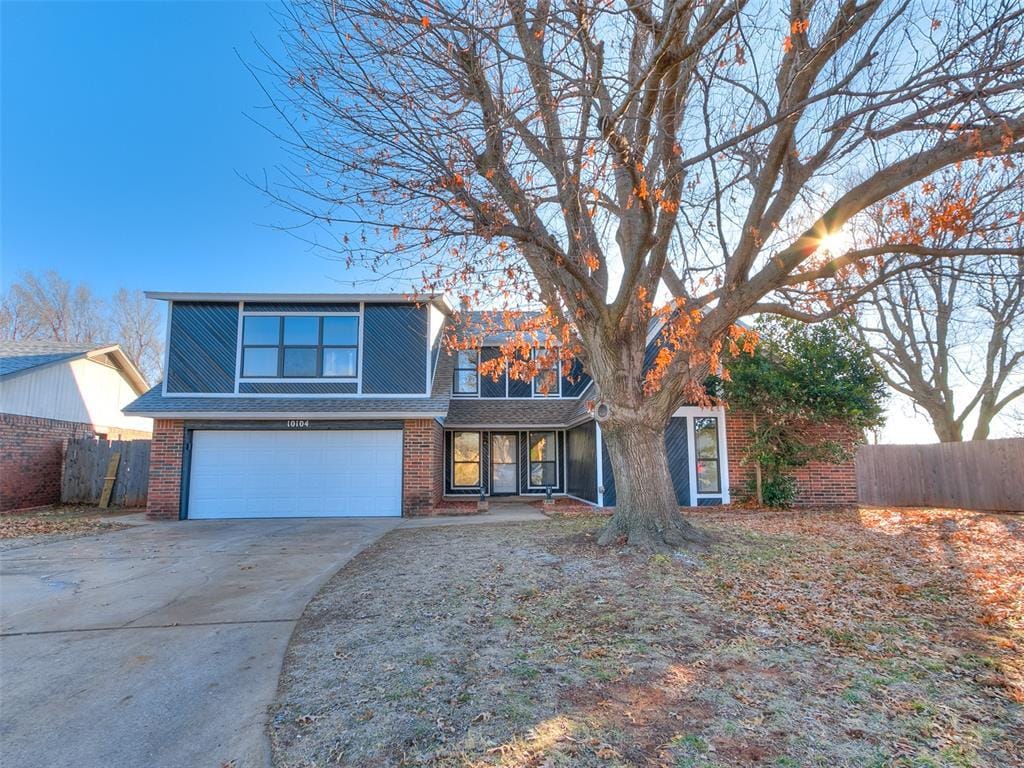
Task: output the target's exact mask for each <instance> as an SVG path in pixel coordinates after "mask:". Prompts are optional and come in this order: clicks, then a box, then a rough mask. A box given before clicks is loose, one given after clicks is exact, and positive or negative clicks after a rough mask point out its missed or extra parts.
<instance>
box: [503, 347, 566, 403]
mask: <svg viewBox="0 0 1024 768" xmlns="http://www.w3.org/2000/svg"><path fill="white" fill-rule="evenodd" d="M538 352H539V350H536V349H535V350H534V351H533V359H534V360H536V359H537V356H538ZM543 370H546V371H547V370H551V369H550V368H545V369H543ZM554 371H555V381H557V382H558V392H557V394H556V393H553V392H548V393H547V394H546V395H545V394H543V393H540V392H538V391H537V379H539V378H540V377H539V376H534V377H533V381H531V382H530V386H531V390H530V391H531V393H532V395H533V397H536V398H540V399H541V400H548V399H555V400H559V399H561V397H562V362H561V361H560V360H558V361H555V367H554ZM506 391H507V390H506Z"/></svg>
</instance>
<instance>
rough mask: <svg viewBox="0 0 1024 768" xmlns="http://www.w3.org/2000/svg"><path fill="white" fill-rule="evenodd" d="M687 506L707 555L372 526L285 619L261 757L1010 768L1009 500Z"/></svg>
mask: <svg viewBox="0 0 1024 768" xmlns="http://www.w3.org/2000/svg"><path fill="white" fill-rule="evenodd" d="M694 517H695V518H696V521H697V522H698V524H700V525H701V526H703V527H705V528H706V529H707V530H709V531H710V532H712V533H713V534H714V535H715V537H716V539H717V544H716V545H715V547H714V548H713V549H712V550H711V551H710V552H709V553H706V554H704V555H700V556H693V555H687V554H683V555H680V556H679V557H665V556H662V555H657V556H654V557H646V556H642V555H640V554H638V553H629V552H622V551H611V550H608V549H603V548H599V547H597V546H596V545H595V544H594V533H595V531H596V530H597V529H598V528H599V527H600V524H601V522H602V521H601V520H586V519H575V520H567V521H559V522H556V523H554V524H551V525H533V526H504V527H489V526H488V527H481V528H478V529H476V530H473V531H467V530H465V529H460V530H458V531H456V530H451V531H446V532H442V531H432V532H429V533H428V532H426V531H424V532H419V533H418V535H416V536H411V535H409V534H408V533H402V534H398V535H395V536H393V537H391V538H390V539H386V540H385V541H383V542H381V543H380V544H379V545H378V546H377V547H376V548H375V549H374V550H373V551H371V552H369V553H367V554H366V555H365V556H364V557H363V558H360V559H358V560H357V561H356V563H354V567H353V568H350V569H346V572H343V573H342V574H340V575H339V577H337V578H336V580H335V581H334V582H332V585H329V587H328V589H326V590H325V592H324V593H322V595H321V596H320V597H318V598H317V601H315V602H314V604H312V605H311V606H310V610H309V611H308V612H307V617H306V619H304V622H303V624H302V625H301V626H300V628H299V630H298V631H297V633H296V638H295V640H294V641H293V647H292V650H291V651H290V653H289V659H288V663H287V664H286V670H285V675H284V676H283V678H282V689H281V696H280V697H279V704H278V708H277V716H276V718H275V726H274V729H273V736H274V741H275V754H276V755H277V757H278V764H280V765H303V764H306V763H304V762H303V760H310V759H312V758H316V757H318V756H320V757H322V756H325V755H326V754H327V752H325V750H327V751H328V752H329V750H330V748H331V747H329V745H333V749H334V752H333V753H331V755H333V759H334V762H335V763H340V764H350V765H436V766H482V765H504V766H559V765H572V766H591V765H593V766H610V765H620V766H625V765H630V766H632V765H637V766H648V765H651V766H653V765H669V766H708V767H710V766H736V765H777V766H786V765H794V766H795V765H801V766H802V765H817V764H825V765H835V766H843V765H850V766H854V765H856V766H862V765H878V766H884V765H906V766H929V765H936V766H938V765H958V766H967V765H970V766H1004V765H1005V766H1011V765H1020V764H1022V762H1024V752H1022V751H1021V744H1024V727H1022V723H1024V720H1022V709H1021V701H1022V700H1024V676H1022V666H1021V664H1022V661H1021V657H1022V649H1024V624H1022V622H1024V619H1022V615H1024V611H1022V607H1024V591H1022V586H1021V579H1022V570H1024V568H1022V564H1024V537H1022V535H1021V526H1020V522H1021V521H1020V519H1019V518H1014V517H1011V516H1005V515H986V514H981V513H972V512H961V511H941V510H932V511H922V510H871V509H865V510H830V511H814V512H811V511H795V512H763V511H736V510H702V511H700V512H697V513H695V515H694ZM374 617H375V618H374ZM338 653H340V654H342V655H343V656H344V662H343V664H342V667H341V668H339V662H338V660H337V659H336V658H331V656H332V654H338ZM325 683H326V684H328V685H330V686H331V687H330V692H329V693H327V694H326V695H325V693H324V684H325ZM303 717H311V718H313V719H312V720H308V721H305V722H303V721H301V718H303Z"/></svg>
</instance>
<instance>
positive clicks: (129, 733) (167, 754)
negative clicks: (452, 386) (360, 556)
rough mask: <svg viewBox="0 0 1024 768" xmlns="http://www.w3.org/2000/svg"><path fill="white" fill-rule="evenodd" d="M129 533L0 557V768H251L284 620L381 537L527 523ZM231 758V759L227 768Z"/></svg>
mask: <svg viewBox="0 0 1024 768" xmlns="http://www.w3.org/2000/svg"><path fill="white" fill-rule="evenodd" d="M494 507H495V508H494V509H492V510H491V511H490V512H488V513H486V514H483V515H474V516H467V517H440V518H423V519H411V520H400V519H396V518H390V519H388V518H355V519H353V518H349V519H336V520H310V519H303V520H233V521H198V520H197V521H189V522H187V523H176V522H175V523H146V522H144V521H143V520H142V519H138V520H131V521H125V520H121V522H132V523H140V524H138V525H133V527H132V528H130V529H127V530H123V531H117V532H114V533H107V534H101V535H98V536H89V537H85V538H77V539H70V540H65V541H57V542H50V543H43V544H35V545H34V546H28V547H23V548H20V549H18V548H16V549H9V550H7V551H6V552H3V553H0V686H2V692H0V766H3V767H4V768H7V767H8V766H9V767H10V768H15V767H17V768H36V766H38V767H39V768H43V767H44V766H46V767H49V766H56V765H74V766H77V768H110V767H111V766H146V768H164V767H165V766H166V768H184V767H185V766H188V767H189V768H193V767H194V768H203V767H204V766H210V767H211V768H222V766H225V765H227V766H232V767H233V768H235V767H237V768H253V767H255V768H262V767H263V766H269V764H270V754H269V744H268V742H267V737H266V731H265V726H266V719H267V707H268V705H269V704H270V703H271V702H272V701H273V697H274V693H275V691H276V688H277V679H278V676H279V674H280V671H281V663H282V660H283V659H284V653H285V649H286V648H287V645H288V640H289V639H290V637H291V633H292V629H293V627H294V626H295V622H296V620H297V619H298V618H299V616H300V615H301V613H302V611H303V609H304V608H305V606H306V603H307V602H309V600H310V599H311V598H312V597H313V595H315V594H316V592H317V591H318V590H319V589H320V587H321V586H322V585H323V584H324V582H325V581H326V580H327V579H328V578H330V576H331V575H332V574H334V573H335V572H336V571H337V570H338V569H339V568H341V567H342V566H343V565H344V564H345V563H346V562H348V561H349V560H350V559H351V558H352V557H353V556H354V555H355V554H357V553H358V552H360V551H361V550H362V549H364V548H365V547H367V546H368V545H370V544H371V543H373V542H374V541H376V540H377V539H378V538H380V537H381V536H382V535H383V534H384V533H386V532H387V531H389V530H391V529H392V528H395V527H398V526H401V527H403V528H406V527H408V528H418V527H433V526H438V525H479V524H487V523H495V524H497V523H506V522H520V521H541V520H545V519H546V518H545V516H544V515H542V514H541V513H540V512H538V511H537V510H536V509H535V508H532V507H530V506H528V505H525V504H501V505H494ZM232 761H233V762H232Z"/></svg>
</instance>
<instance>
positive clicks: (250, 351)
mask: <svg viewBox="0 0 1024 768" xmlns="http://www.w3.org/2000/svg"><path fill="white" fill-rule="evenodd" d="M260 319H262V318H260ZM242 375H243V376H277V347H273V348H268V347H247V348H246V349H245V351H244V353H243V354H242Z"/></svg>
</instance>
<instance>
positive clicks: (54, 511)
mask: <svg viewBox="0 0 1024 768" xmlns="http://www.w3.org/2000/svg"><path fill="white" fill-rule="evenodd" d="M123 527H124V526H123V525H119V524H118V523H116V522H111V521H110V520H105V519H103V518H101V517H100V516H99V514H98V513H97V510H96V508H95V507H52V508H48V509H43V510H37V511H33V512H22V513H12V514H5V515H0V540H2V539H22V538H29V537H35V536H52V535H56V534H84V533H99V532H101V531H110V530H115V531H116V530H119V529H120V528H123Z"/></svg>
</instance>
